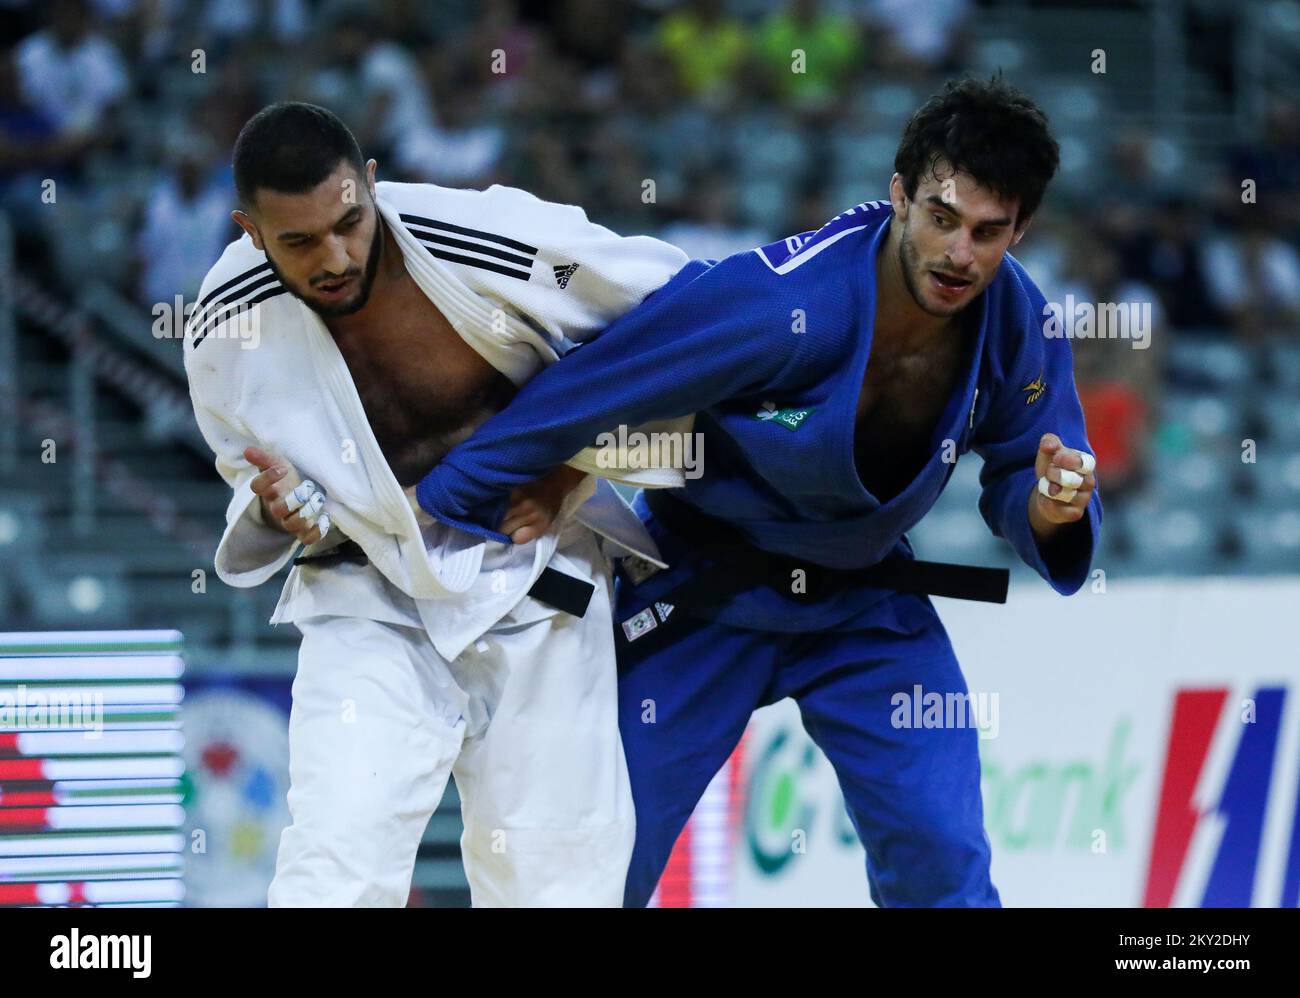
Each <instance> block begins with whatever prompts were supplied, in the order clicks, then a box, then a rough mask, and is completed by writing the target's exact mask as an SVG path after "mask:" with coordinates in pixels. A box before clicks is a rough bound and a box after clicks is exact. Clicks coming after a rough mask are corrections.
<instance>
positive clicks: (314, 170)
mask: <svg viewBox="0 0 1300 998" xmlns="http://www.w3.org/2000/svg"><path fill="white" fill-rule="evenodd" d="M339 160H346V161H347V162H349V163H351V164H352V165H353V166H354V167H355V168H356V171H357V173H364V172H365V168H366V163H365V160H364V159H362V158H361V148H360V147H359V146H358V145H357V140H356V138H355V137H353V135H352V132H351V131H349V130H348V126H347V125H345V124H343V122H342V121H340V120H339V118H338V117H337V116H336V115H335V114H334V113H333V112H331V111H327V110H326V109H325V108H323V107H317V106H316V105H315V104H304V103H301V102H299V101H284V102H282V103H279V104H271V105H269V106H268V107H264V108H262V110H260V111H258V112H257V114H255V115H253V116H252V117H251V118H249V119H248V122H247V123H246V124H245V125H244V127H243V128H242V129H240V131H239V138H237V139H235V153H234V168H235V190H236V191H237V192H238V193H239V198H240V200H241V201H242V202H243V203H244V204H245V205H246V206H248V205H252V204H253V201H254V199H255V197H256V195H257V192H258V190H259V189H262V188H265V189H266V190H270V191H280V192H282V193H285V194H302V193H304V192H306V191H309V190H311V189H312V188H313V187H315V186H316V185H317V184H319V183H320V182H321V181H322V180H324V179H325V178H326V177H328V176H329V175H330V174H331V173H333V172H334V170H335V169H336V168H337V167H338V165H339Z"/></svg>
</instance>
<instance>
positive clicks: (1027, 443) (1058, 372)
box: [972, 265, 1102, 595]
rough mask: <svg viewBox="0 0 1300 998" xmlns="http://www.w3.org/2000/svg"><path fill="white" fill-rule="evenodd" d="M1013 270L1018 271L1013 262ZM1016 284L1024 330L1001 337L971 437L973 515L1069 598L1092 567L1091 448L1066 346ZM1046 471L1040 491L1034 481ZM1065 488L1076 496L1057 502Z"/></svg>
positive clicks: (1036, 302) (1034, 294)
mask: <svg viewBox="0 0 1300 998" xmlns="http://www.w3.org/2000/svg"><path fill="white" fill-rule="evenodd" d="M1017 270H1018V273H1019V274H1021V275H1024V271H1023V269H1020V268H1019V266H1018V265H1017ZM1023 282H1024V283H1025V285H1026V287H1027V290H1028V291H1029V298H1030V305H1029V308H1028V310H1027V314H1026V316H1025V318H1024V320H1023V323H1022V326H1023V328H1019V329H1016V330H1012V331H1010V332H1009V333H1008V334H1007V335H1009V336H1010V337H1012V339H1011V341H1010V342H1011V343H1012V344H1013V346H1014V349H1013V350H1011V351H1010V352H1009V354H1008V362H1007V370H1006V372H1005V373H1004V375H1003V377H1002V380H1001V383H1000V387H999V390H998V392H997V395H996V396H995V397H994V398H993V399H992V401H991V404H990V406H989V409H988V412H987V414H986V415H985V417H984V419H983V420H982V421H981V423H980V425H979V427H978V428H977V432H976V434H975V436H974V438H973V439H972V448H973V449H974V450H975V452H976V453H978V454H979V455H980V456H981V457H983V458H984V468H983V470H982V471H981V472H980V484H981V485H982V486H983V492H982V494H981V496H980V504H979V505H980V513H981V514H982V515H983V517H984V520H985V522H986V523H988V525H989V527H990V529H991V530H992V531H993V533H994V534H995V535H997V536H998V537H1005V538H1006V539H1007V540H1008V541H1009V542H1010V543H1011V545H1012V546H1013V547H1014V548H1015V549H1016V553H1017V554H1018V555H1019V556H1020V558H1021V559H1022V560H1023V561H1024V562H1025V563H1026V564H1027V565H1029V566H1030V567H1031V568H1033V569H1034V570H1035V571H1037V572H1038V574H1039V575H1041V576H1042V577H1043V578H1044V579H1046V580H1047V582H1048V583H1050V584H1051V586H1052V588H1053V589H1055V590H1056V591H1057V592H1059V593H1061V594H1062V595H1069V594H1070V593H1073V592H1075V591H1077V590H1078V589H1079V588H1080V587H1081V586H1082V585H1083V583H1084V581H1085V579H1086V578H1087V574H1088V569H1089V567H1090V566H1091V564H1092V554H1093V550H1094V549H1095V547H1096V543H1097V537H1098V534H1099V532H1100V529H1101V515H1102V509H1101V496H1100V493H1098V492H1097V491H1096V480H1095V477H1094V474H1093V471H1094V469H1093V468H1087V471H1086V472H1085V471H1084V468H1085V467H1086V464H1087V463H1088V459H1091V456H1092V447H1091V445H1089V443H1088V436H1087V430H1086V428H1085V426H1084V419H1083V407H1082V406H1081V405H1080V404H1079V395H1078V392H1077V391H1076V390H1075V387H1074V365H1073V360H1072V357H1071V354H1070V342H1069V340H1068V339H1065V338H1063V337H1049V336H1047V335H1045V333H1044V329H1043V326H1042V316H1043V314H1044V313H1043V305H1044V299H1043V296H1042V295H1041V293H1039V291H1038V289H1037V288H1036V287H1034V285H1033V283H1032V282H1031V281H1029V279H1028V277H1027V275H1025V276H1023ZM1058 444H1059V446H1058ZM1082 455H1087V456H1088V457H1087V459H1085V458H1083V457H1082ZM1044 477H1045V478H1046V479H1047V482H1048V484H1047V486H1045V487H1044V486H1040V484H1039V480H1040V479H1041V478H1044ZM1076 478H1077V479H1078V481H1077V482H1076V481H1075V479H1076ZM1041 488H1045V489H1046V493H1047V494H1044V492H1041V491H1040V489H1041ZM1063 488H1067V489H1069V488H1073V489H1074V491H1075V494H1074V495H1073V496H1070V497H1069V498H1068V500H1065V501H1062V500H1061V498H1060V496H1061V494H1062V489H1063Z"/></svg>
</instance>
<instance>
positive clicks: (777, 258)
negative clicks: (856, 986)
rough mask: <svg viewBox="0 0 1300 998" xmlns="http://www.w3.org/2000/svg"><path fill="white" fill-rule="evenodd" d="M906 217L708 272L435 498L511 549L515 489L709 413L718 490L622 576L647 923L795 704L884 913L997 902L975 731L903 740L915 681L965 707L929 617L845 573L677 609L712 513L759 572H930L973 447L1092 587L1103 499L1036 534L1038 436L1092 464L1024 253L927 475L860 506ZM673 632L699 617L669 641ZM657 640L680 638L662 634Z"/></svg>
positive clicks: (620, 331) (670, 500) (1069, 582)
mask: <svg viewBox="0 0 1300 998" xmlns="http://www.w3.org/2000/svg"><path fill="white" fill-rule="evenodd" d="M891 216H892V211H891V209H890V206H889V204H888V202H868V203H866V204H863V205H858V206H856V207H855V208H853V209H850V210H849V211H847V212H845V213H843V214H841V215H839V216H836V218H834V219H832V220H831V221H830V222H828V223H827V224H826V225H825V226H823V227H822V228H821V229H819V230H817V231H816V232H815V233H805V234H803V235H801V236H796V237H791V238H790V239H787V240H783V241H782V242H779V243H774V244H772V245H770V246H767V247H763V248H761V249H758V250H754V251H751V252H748V253H741V254H737V255H735V256H732V257H729V258H727V259H726V260H722V261H720V262H717V263H713V262H707V261H693V262H692V263H690V264H688V265H687V266H686V267H685V268H684V269H683V270H682V271H681V272H679V273H678V274H677V275H676V276H675V277H674V278H673V279H672V280H670V281H669V282H668V284H666V285H665V286H664V287H663V288H661V289H660V290H659V291H657V292H656V293H654V294H653V295H651V296H650V297H649V298H648V299H647V300H646V301H645V302H643V303H642V304H641V305H640V306H639V307H638V308H636V309H634V310H633V311H632V312H630V313H628V314H627V315H625V316H624V317H623V318H621V319H619V320H618V321H616V322H615V323H614V324H612V325H611V326H610V327H609V328H608V329H607V330H605V332H603V333H602V334H601V335H600V336H599V337H597V338H595V339H593V340H591V341H589V342H587V343H585V344H584V345H582V346H581V347H579V348H577V349H575V350H574V351H572V352H571V353H570V354H569V355H567V356H565V357H564V358H563V359H562V360H561V362H559V363H557V364H555V365H554V366H553V367H552V368H551V369H549V370H547V371H545V372H543V373H542V374H540V375H538V376H537V377H536V378H534V379H533V380H532V381H530V382H529V383H528V384H527V385H525V386H524V388H523V389H522V390H521V392H520V394H519V396H518V398H517V399H516V402H515V403H512V404H511V405H510V406H508V407H507V408H506V409H505V410H504V411H503V412H501V413H499V414H498V415H496V416H494V417H493V418H492V419H490V420H489V421H488V422H487V423H485V424H484V425H483V426H481V427H480V428H479V429H478V430H477V431H476V432H475V433H474V435H473V436H472V437H470V439H469V440H468V441H466V442H465V443H463V444H462V445H460V446H459V447H457V448H456V449H455V450H453V451H452V452H451V454H450V455H448V457H447V458H446V459H444V460H443V462H442V463H441V464H440V465H439V466H438V467H437V468H435V469H434V471H433V472H432V473H431V474H430V475H429V476H428V477H427V478H426V479H425V480H424V481H423V482H421V483H420V485H419V486H418V487H417V497H418V499H419V502H420V505H421V506H422V507H423V508H424V509H426V510H427V511H429V512H430V513H432V514H433V515H435V516H437V517H439V518H440V519H442V520H444V521H446V522H449V523H452V524H455V525H457V526H460V527H462V528H463V529H466V530H469V531H471V532H473V533H476V534H480V535H489V536H493V537H495V538H497V539H504V537H503V535H500V534H499V533H496V532H495V531H493V530H492V529H491V528H492V527H495V526H496V525H497V524H498V523H499V522H500V520H501V517H502V515H503V514H504V511H505V508H506V505H507V496H508V493H509V491H510V490H511V489H512V488H513V487H515V486H516V485H519V484H523V483H525V482H529V481H532V480H535V479H537V478H539V477H541V476H542V475H544V474H545V473H546V472H548V471H550V470H551V469H552V468H553V467H555V466H556V465H558V464H560V463H562V462H563V461H565V460H566V459H567V458H568V457H569V456H570V455H572V454H574V453H576V452H577V451H578V450H580V449H581V448H583V447H585V446H588V445H591V444H592V443H594V442H595V440H596V437H597V436H598V435H599V434H600V433H601V432H602V431H608V430H611V429H612V428H614V427H615V426H617V425H619V424H626V425H636V424H639V423H643V422H645V421H647V420H650V419H659V418H668V417H673V416H679V415H685V414H688V413H691V412H697V413H698V415H697V418H696V423H695V429H696V431H697V433H699V434H700V435H701V438H702V440H703V445H704V450H703V467H704V474H703V476H702V477H699V478H695V479H690V480H688V482H687V484H686V486H685V487H684V488H682V489H677V490H672V491H671V492H668V493H654V494H649V495H642V496H641V497H640V498H639V499H638V503H637V505H638V511H639V512H640V513H641V515H642V517H643V519H645V521H646V523H647V526H648V527H649V529H650V531H651V534H652V535H653V536H654V537H655V540H656V541H657V542H658V543H659V545H660V550H661V553H662V554H663V556H664V560H665V561H667V562H668V563H669V565H670V566H671V568H670V569H668V570H666V571H660V572H658V573H657V574H654V575H651V576H650V577H648V578H645V579H641V578H640V577H639V576H638V578H637V579H635V580H633V579H632V578H631V577H629V575H628V572H627V566H624V568H623V570H622V571H621V576H620V586H619V594H618V613H617V617H616V619H617V620H619V621H621V622H625V623H627V622H630V621H636V624H635V625H634V627H633V628H632V629H628V630H627V635H628V637H630V638H631V639H632V640H630V641H627V642H626V643H625V645H624V646H623V647H622V649H621V651H620V665H619V668H620V689H621V696H622V698H623V704H622V716H621V724H622V733H623V740H624V746H625V750H626V754H627V758H628V766H629V769H630V770H631V776H632V788H633V795H634V798H635V800H636V805H637V822H638V831H637V848H636V853H635V854H634V857H633V862H632V869H631V871H630V872H629V877H628V893H627V899H628V902H629V903H633V904H643V903H644V902H645V900H646V899H648V897H649V894H650V892H651V890H652V889H653V887H654V883H655V882H656V880H657V878H658V875H659V873H660V871H661V870H662V868H663V865H664V863H665V862H666V860H667V856H668V852H669V850H670V849H671V847H672V843H673V841H675V839H676V836H677V834H678V832H679V831H680V829H681V826H682V823H683V822H684V821H685V820H686V818H687V817H688V816H689V814H690V811H691V810H692V808H693V806H694V804H695V802H696V800H697V799H698V797H699V795H700V793H702V792H703V789H704V787H705V785H706V784H707V782H708V779H709V778H710V777H711V776H712V775H713V773H714V772H716V770H717V768H718V766H719V765H721V763H722V762H723V761H724V760H725V759H726V757H727V755H728V754H729V752H730V751H731V749H732V748H733V747H734V745H735V743H736V741H737V739H738V738H739V736H740V734H741V732H742V731H743V729H744V725H745V723H746V722H747V720H748V718H749V714H750V712H751V711H752V710H753V709H754V708H756V707H757V706H761V705H763V704H765V703H768V702H772V701H774V700H777V699H781V698H783V697H786V696H791V697H794V698H795V699H796V700H797V701H798V703H799V705H800V709H801V711H802V712H803V716H804V723H805V727H806V728H807V730H808V732H809V735H810V736H811V737H812V738H813V739H814V741H816V742H817V743H818V745H819V746H820V747H821V748H822V749H823V750H824V751H825V752H826V754H827V756H828V757H829V759H830V761H831V762H832V764H833V765H834V766H835V768H836V771H837V773H838V775H839V779H840V784H841V787H842V788H843V790H844V794H845V799H846V802H847V804H848V807H849V812H850V815H851V817H852V818H853V821H854V824H855V826H856V827H857V829H858V832H859V835H860V836H861V837H862V840H863V843H864V845H865V846H866V849H867V857H868V877H869V882H870V885H871V891H872V896H873V898H874V899H875V900H876V901H877V903H880V904H886V905H906V904H924V905H937V904H964V905H989V904H997V903H998V897H997V892H996V890H995V889H994V888H993V885H992V884H991V882H990V881H989V876H988V866H989V847H988V840H987V837H986V836H985V835H984V831H983V826H982V807H981V803H980V795H979V763H978V755H977V735H976V732H975V730H974V729H972V728H964V729H951V730H949V729H935V728H926V729H922V730H919V731H917V730H908V729H898V728H896V727H894V726H893V724H891V711H892V708H891V707H890V704H889V701H890V697H891V696H892V695H893V694H894V693H896V692H898V691H906V690H911V689H912V688H913V686H914V685H915V684H917V683H920V684H921V685H922V686H923V688H924V689H925V690H926V691H927V692H929V691H934V692H938V693H940V694H947V693H961V692H965V689H966V687H965V682H964V680H963V678H962V676H961V672H960V669H959V667H958V665H957V662H956V659H955V657H954V656H953V653H952V649H951V646H950V645H949V644H948V639H947V637H946V635H945V633H944V630H943V627H942V624H941V623H940V622H939V619H938V616H937V615H936V614H935V612H934V608H933V606H932V605H931V603H930V601H929V599H928V598H926V597H924V596H914V595H907V594H903V593H899V592H895V591H891V590H888V589H883V588H880V587H878V586H872V585H870V584H861V583H854V582H853V581H852V580H847V581H846V579H845V578H844V576H843V575H840V576H838V577H837V578H836V579H834V580H833V581H831V582H829V583H827V584H825V585H823V586H822V587H821V589H820V590H819V591H818V592H817V593H816V598H815V599H807V598H796V597H794V596H792V595H791V594H790V593H789V592H786V591H783V589H782V588H781V587H777V586H773V585H768V584H763V580H751V581H750V582H749V584H747V583H746V580H743V579H742V580H737V582H736V585H735V586H733V587H730V588H738V589H739V590H740V591H739V592H734V593H732V592H728V593H727V594H726V596H725V597H723V598H719V599H718V600H708V599H698V598H693V599H692V600H691V602H690V604H689V605H685V604H684V605H677V604H675V603H673V600H672V593H673V590H675V589H677V588H678V587H679V586H681V585H682V584H683V583H685V582H686V581H687V580H689V579H691V578H694V577H696V576H697V575H698V574H699V573H701V572H707V571H709V570H710V569H711V568H712V566H713V565H714V564H715V561H716V552H713V551H711V550H710V549H709V548H708V547H707V546H705V547H701V546H700V545H699V544H698V543H694V542H692V540H691V539H690V538H692V537H694V538H696V539H697V540H698V537H699V536H700V535H701V533H707V524H708V522H710V521H709V520H708V519H707V518H709V517H711V518H713V519H716V520H723V521H725V522H726V523H727V524H728V525H729V526H730V527H731V528H733V529H734V530H736V531H738V532H739V534H740V535H741V536H742V537H743V540H744V541H745V542H747V543H748V544H750V545H752V546H753V547H754V548H756V549H758V550H760V551H762V552H767V553H770V554H773V555H778V556H786V557H787V558H793V559H800V560H805V561H806V562H808V563H810V564H811V565H814V566H825V567H827V568H831V569H861V568H865V567H867V566H870V565H874V564H876V563H877V562H880V561H881V560H882V559H886V558H887V557H896V558H897V557H901V558H909V557H911V556H912V551H911V547H910V545H909V544H908V542H907V539H906V537H905V536H904V535H905V532H906V531H907V530H909V529H911V528H912V527H913V526H914V525H915V524H916V523H917V522H918V521H920V519H921V518H922V517H923V516H924V515H925V513H926V512H927V511H928V510H929V509H930V508H931V507H932V506H933V504H934V502H935V500H936V499H937V498H938V496H939V494H940V492H941V491H942V490H943V487H944V485H945V484H946V483H947V480H948V477H949V476H950V475H951V473H952V469H953V467H954V466H955V457H956V456H957V455H959V454H962V453H965V452H967V451H969V450H974V451H976V452H977V453H978V454H980V455H981V456H982V457H983V458H984V462H985V463H984V468H983V471H982V474H981V484H982V487H983V491H982V495H981V498H980V511H981V513H982V514H983V516H984V519H985V520H986V521H987V523H988V524H989V526H990V528H991V529H992V530H993V532H994V533H995V534H996V535H998V536H1000V537H1005V538H1006V539H1007V540H1008V541H1009V542H1010V543H1011V544H1012V545H1013V546H1014V548H1015V549H1016V551H1017V553H1018V554H1019V555H1020V557H1021V558H1022V559H1024V561H1025V562H1026V563H1028V564H1029V565H1030V566H1032V567H1033V568H1034V569H1035V570H1036V571H1038V573H1039V574H1040V575H1041V576H1042V577H1043V578H1044V579H1046V580H1047V581H1048V582H1049V583H1050V584H1051V585H1052V587H1053V588H1054V589H1055V590H1057V591H1058V592H1060V593H1062V594H1067V595H1068V594H1069V593H1072V592H1074V591H1076V590H1077V589H1078V588H1079V587H1080V586H1081V585H1082V583H1083V581H1084V579H1085V578H1086V576H1087V573H1088V569H1089V566H1090V563H1091V558H1092V551H1093V548H1094V546H1095V543H1096V538H1097V533H1098V530H1099V527H1100V522H1101V503H1100V499H1099V497H1098V496H1096V495H1094V497H1093V501H1092V502H1091V504H1090V505H1089V508H1088V513H1087V516H1086V517H1085V518H1084V520H1082V521H1080V523H1078V524H1076V525H1074V526H1072V527H1071V528H1070V529H1069V530H1068V532H1067V533H1066V535H1065V536H1063V537H1062V538H1061V539H1060V540H1059V541H1058V542H1056V543H1054V545H1053V546H1052V547H1051V548H1050V549H1049V550H1046V551H1044V550H1040V548H1039V546H1038V544H1037V542H1036V540H1035V538H1034V536H1033V533H1032V531H1031V529H1030V526H1029V519H1028V508H1027V507H1028V503H1029V497H1030V494H1031V491H1032V489H1033V488H1034V486H1035V484H1036V481H1037V479H1036V476H1035V473H1034V460H1035V456H1036V453H1037V449H1038V442H1039V439H1040V437H1041V436H1042V434H1043V433H1045V432H1048V431H1051V432H1054V433H1056V434H1058V435H1059V436H1060V437H1061V439H1062V441H1063V442H1064V443H1065V444H1066V446H1069V447H1075V448H1079V449H1082V450H1088V451H1090V450H1091V448H1090V447H1089V446H1088V442H1087V436H1086V433H1085V428H1084V421H1083V413H1082V410H1081V408H1080V405H1079V400H1078V396H1077V394H1076V392H1075V389H1074V381H1073V373H1072V364H1071V357H1070V349H1069V344H1068V343H1067V342H1066V341H1065V340H1064V339H1061V338H1054V337H1053V336H1051V335H1048V334H1047V333H1046V332H1045V325H1044V323H1045V320H1046V318H1047V316H1048V315H1049V314H1050V313H1049V312H1048V311H1047V310H1046V309H1045V302H1044V299H1043V296H1042V294H1041V293H1040V292H1039V290H1038V289H1037V287H1035V285H1034V284H1033V282H1032V281H1031V280H1030V279H1029V276H1028V275H1027V274H1026V273H1025V271H1024V269H1023V268H1022V267H1021V266H1020V264H1019V263H1018V262H1017V261H1016V260H1015V259H1014V258H1012V257H1011V256H1010V255H1008V256H1006V257H1005V258H1004V261H1003V263H1002V265H1001V267H1000V269H999V271H998V274H997V276H996V277H995V278H994V280H993V282H992V283H991V284H990V285H989V287H988V288H987V289H986V290H985V292H984V293H983V294H982V295H981V296H980V298H979V299H977V300H976V301H975V302H974V303H973V304H972V305H971V306H970V307H969V308H968V309H967V310H966V312H965V313H964V322H965V324H966V326H965V331H966V334H967V347H966V355H965V358H964V366H963V367H962V368H961V372H960V374H959V376H958V378H957V381H956V384H955V386H954V390H953V393H952V395H951V397H950V398H949V399H948V402H947V405H946V406H945V408H944V410H943V413H942V415H941V417H940V419H939V421H938V423H937V425H936V426H935V429H934V432H933V434H932V437H931V440H930V455H929V459H928V460H927V462H926V463H925V465H924V466H923V467H922V468H921V469H920V471H919V472H918V473H917V474H916V475H915V477H914V478H913V479H912V481H911V482H910V483H908V484H907V485H906V487H904V488H903V489H902V491H901V492H899V493H898V494H897V495H894V496H891V497H887V498H886V499H885V501H881V500H880V499H878V498H877V497H875V496H873V495H872V494H871V493H870V492H869V491H868V490H867V489H866V488H865V487H864V486H863V484H862V480H861V478H860V477H859V474H858V470H857V467H856V465H855V462H854V436H855V430H856V428H855V416H856V407H857V401H858V397H859V394H860V392H861V388H862V383H863V377H864V373H865V370H866V365H867V360H868V355H869V353H870V349H871V339H872V328H873V322H874V314H875V261H876V255H877V253H878V251H879V249H880V247H881V245H882V244H883V242H884V240H885V236H886V234H887V233H888V230H889V220H890V218H891ZM863 432H870V427H869V426H868V427H864V429H863ZM695 521H698V522H695ZM701 524H703V525H704V530H703V531H701V529H700V526H701ZM634 582H635V584H634ZM990 612H998V611H996V610H993V609H990ZM669 613H672V614H675V615H677V620H676V622H674V624H673V625H672V627H671V628H669V627H668V626H667V621H668V616H667V614H669ZM658 627H662V628H664V631H663V633H662V634H661V635H660V637H664V636H665V635H667V634H669V633H671V640H665V641H661V640H658V639H657V638H654V639H652V637H651V633H652V631H653V629H655V628H658ZM638 642H641V644H640V645H638ZM639 649H640V650H639ZM647 702H649V704H650V705H651V707H652V708H653V709H649V708H647V706H646V704H647ZM651 717H652V719H653V723H650V722H649V720H647V718H651Z"/></svg>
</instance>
